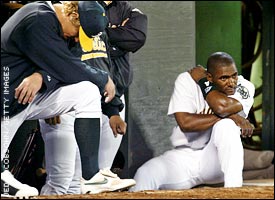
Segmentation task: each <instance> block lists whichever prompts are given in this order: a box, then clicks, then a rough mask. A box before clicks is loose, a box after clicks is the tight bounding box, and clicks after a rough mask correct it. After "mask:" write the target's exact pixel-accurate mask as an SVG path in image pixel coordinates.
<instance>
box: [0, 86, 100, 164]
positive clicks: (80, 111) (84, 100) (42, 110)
mask: <svg viewBox="0 0 275 200" xmlns="http://www.w3.org/2000/svg"><path fill="white" fill-rule="evenodd" d="M72 94H74V95H72ZM70 111H75V113H76V115H75V117H76V118H101V115H102V112H101V95H100V92H99V89H98V87H97V86H96V85H95V84H93V83H91V82H89V81H82V82H79V83H76V84H72V85H67V86H63V87H60V88H58V89H57V90H55V91H53V92H52V93H47V94H41V93H39V94H37V95H36V96H35V98H34V100H33V101H32V102H31V103H30V104H29V105H28V106H27V108H26V109H24V110H23V111H21V112H20V113H18V114H17V115H15V116H13V117H11V118H9V119H4V118H1V160H3V158H4V156H5V153H6V152H7V149H8V147H9V145H10V143H11V140H12V138H13V137H14V135H15V133H16V131H17V130H18V128H19V127H20V126H21V124H22V123H23V122H24V121H25V120H36V119H46V118H51V117H54V116H57V115H62V114H64V113H68V112H70Z"/></svg>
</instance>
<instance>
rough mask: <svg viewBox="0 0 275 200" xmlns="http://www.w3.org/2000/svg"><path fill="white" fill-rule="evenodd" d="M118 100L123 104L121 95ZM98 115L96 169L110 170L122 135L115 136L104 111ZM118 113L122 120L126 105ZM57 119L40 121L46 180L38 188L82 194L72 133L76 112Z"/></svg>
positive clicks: (55, 192) (77, 157)
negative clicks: (55, 120) (99, 123)
mask: <svg viewBox="0 0 275 200" xmlns="http://www.w3.org/2000/svg"><path fill="white" fill-rule="evenodd" d="M121 100H122V102H123V103H124V96H122V97H121ZM101 115H102V123H101V132H100V143H99V155H98V162H99V169H104V168H108V169H111V167H112V164H113V161H114V159H115V156H116V153H117V151H118V149H119V146H120V143H121V140H122V135H117V137H114V134H113V131H112V129H111V127H110V124H109V118H108V117H107V116H106V115H104V114H101ZM120 116H121V118H122V119H123V120H124V118H125V108H124V109H123V110H122V111H121V112H120ZM60 118H61V123H60V124H57V125H49V124H46V123H45V120H39V123H40V130H41V133H42V137H43V140H44V142H45V163H46V170H47V180H46V183H45V185H44V186H43V187H42V189H41V192H40V194H41V195H53V194H80V193H81V187H80V186H81V185H80V179H81V175H82V173H81V160H80V154H79V150H78V146H77V143H76V140H75V135H74V120H75V112H70V113H67V114H64V115H61V116H60Z"/></svg>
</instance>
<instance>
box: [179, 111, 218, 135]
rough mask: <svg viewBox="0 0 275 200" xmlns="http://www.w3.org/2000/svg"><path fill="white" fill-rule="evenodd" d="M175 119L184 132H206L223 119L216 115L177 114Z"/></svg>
mask: <svg viewBox="0 0 275 200" xmlns="http://www.w3.org/2000/svg"><path fill="white" fill-rule="evenodd" d="M175 119H176V121H177V124H178V125H179V127H180V129H181V130H182V131H183V132H193V131H204V130H207V129H209V128H211V127H212V126H213V125H214V124H215V123H217V122H218V121H219V120H220V119H221V118H219V117H218V116H216V115H214V114H192V113H187V112H177V113H175Z"/></svg>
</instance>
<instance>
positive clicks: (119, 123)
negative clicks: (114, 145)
mask: <svg viewBox="0 0 275 200" xmlns="http://www.w3.org/2000/svg"><path fill="white" fill-rule="evenodd" d="M109 123H110V127H111V128H112V130H113V133H114V136H115V137H117V134H120V135H124V134H125V133H126V128H127V123H126V122H124V121H123V120H122V119H121V117H120V116H119V115H113V116H112V117H111V118H110V120H109Z"/></svg>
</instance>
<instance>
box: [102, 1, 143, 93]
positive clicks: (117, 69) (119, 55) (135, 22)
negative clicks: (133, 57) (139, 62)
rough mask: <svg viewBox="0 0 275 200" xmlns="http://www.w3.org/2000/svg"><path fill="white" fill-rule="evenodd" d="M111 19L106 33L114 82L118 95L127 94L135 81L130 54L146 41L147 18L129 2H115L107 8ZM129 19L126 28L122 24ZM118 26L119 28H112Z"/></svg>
mask: <svg viewBox="0 0 275 200" xmlns="http://www.w3.org/2000/svg"><path fill="white" fill-rule="evenodd" d="M99 3H100V4H101V5H103V7H104V8H105V10H106V14H107V17H108V19H109V24H110V25H109V27H108V28H106V33H107V35H108V37H109V43H110V44H109V45H110V56H111V59H112V64H113V69H112V70H113V71H112V74H113V81H114V83H115V84H116V86H117V90H118V94H119V95H120V96H121V95H122V94H124V93H125V91H126V90H127V88H128V87H129V86H130V84H131V83H132V80H133V69H132V67H131V65H130V63H129V52H132V53H134V52H136V51H138V50H139V49H140V48H141V47H142V46H143V45H144V44H145V41H146V36H147V24H148V22H147V16H146V15H145V14H144V13H142V12H141V11H140V10H138V9H137V8H135V7H133V6H132V5H131V4H130V3H129V2H128V1H113V2H112V3H111V4H110V5H108V6H105V4H104V3H103V2H102V1H99ZM127 18H129V21H127V23H126V24H125V26H121V25H122V22H123V21H124V20H125V19H127ZM112 25H116V26H117V28H111V26H112Z"/></svg>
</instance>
